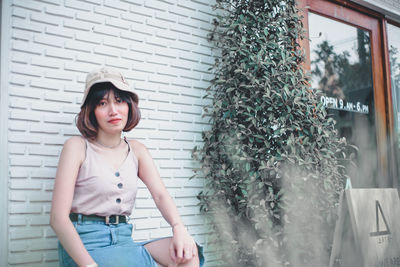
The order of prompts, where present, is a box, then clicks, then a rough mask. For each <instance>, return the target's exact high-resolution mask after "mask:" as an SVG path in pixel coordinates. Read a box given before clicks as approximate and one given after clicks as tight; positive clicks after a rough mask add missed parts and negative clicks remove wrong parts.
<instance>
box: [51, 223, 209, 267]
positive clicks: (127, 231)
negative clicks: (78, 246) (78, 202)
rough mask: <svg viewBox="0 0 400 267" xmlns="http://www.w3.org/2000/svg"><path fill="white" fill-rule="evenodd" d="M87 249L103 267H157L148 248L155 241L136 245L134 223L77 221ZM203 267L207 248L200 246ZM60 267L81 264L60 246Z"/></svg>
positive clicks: (77, 226) (74, 266) (73, 266)
mask: <svg viewBox="0 0 400 267" xmlns="http://www.w3.org/2000/svg"><path fill="white" fill-rule="evenodd" d="M73 225H74V227H75V228H76V230H77V232H78V234H79V236H80V238H81V240H82V242H83V244H84V245H85V248H86V249H87V250H88V252H89V254H90V256H92V258H93V259H94V261H95V262H96V263H97V264H98V265H99V267H114V266H118V267H124V266H126V267H128V266H129V267H157V264H156V262H155V260H154V259H153V258H152V257H151V255H150V253H149V252H148V251H147V249H146V248H145V247H144V245H145V244H147V243H150V242H152V241H155V240H150V241H144V242H135V241H133V239H132V224H129V223H120V224H110V225H107V224H105V223H104V222H98V221H86V222H80V223H79V222H73ZM156 240H157V239H156ZM198 251H199V259H200V267H201V266H203V264H204V256H203V248H202V247H201V246H198ZM58 256H59V261H60V267H77V266H78V265H77V264H76V263H75V262H74V261H73V259H72V258H71V257H70V256H69V255H68V253H67V252H66V251H65V250H64V248H63V247H62V245H61V244H60V243H58Z"/></svg>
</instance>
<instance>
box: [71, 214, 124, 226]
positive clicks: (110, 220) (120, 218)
mask: <svg viewBox="0 0 400 267" xmlns="http://www.w3.org/2000/svg"><path fill="white" fill-rule="evenodd" d="M78 216H79V214H78V213H70V214H69V218H70V220H71V221H72V222H77V221H78ZM81 216H82V222H88V221H99V222H104V223H105V224H119V223H126V222H127V221H128V220H127V218H126V216H125V215H110V216H97V215H84V214H81Z"/></svg>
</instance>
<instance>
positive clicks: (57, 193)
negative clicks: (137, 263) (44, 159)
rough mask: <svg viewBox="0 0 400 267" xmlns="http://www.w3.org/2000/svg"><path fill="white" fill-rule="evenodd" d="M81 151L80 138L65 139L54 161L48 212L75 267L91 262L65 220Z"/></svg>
mask: <svg viewBox="0 0 400 267" xmlns="http://www.w3.org/2000/svg"><path fill="white" fill-rule="evenodd" d="M85 150H86V148H85V143H84V141H83V139H82V138H80V137H72V138H70V139H69V140H67V141H66V142H65V144H64V147H63V150H62V152H61V155H60V160H59V163H58V168H57V173H56V179H55V183H54V190H53V200H52V205H51V213H50V225H51V227H52V228H53V230H54V232H55V233H56V234H57V237H58V239H59V240H60V242H61V244H62V245H63V247H64V249H65V250H66V251H67V252H68V254H69V255H70V256H71V258H72V259H73V260H74V261H75V262H76V263H77V264H78V265H79V266H87V265H89V264H92V263H94V260H93V259H92V257H91V256H90V255H89V253H88V252H87V250H86V248H85V247H84V245H83V243H82V241H81V239H80V237H79V235H78V233H77V231H76V230H75V227H74V226H73V224H72V222H71V220H70V219H69V213H70V211H71V205H72V199H73V195H74V190H75V182H76V177H77V175H78V171H79V168H80V165H81V164H82V162H83V160H84V158H85Z"/></svg>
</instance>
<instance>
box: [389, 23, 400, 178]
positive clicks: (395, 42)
mask: <svg viewBox="0 0 400 267" xmlns="http://www.w3.org/2000/svg"><path fill="white" fill-rule="evenodd" d="M387 35H388V43H389V59H390V78H391V84H392V101H393V113H394V115H395V116H394V117H395V119H394V124H395V131H396V135H397V139H398V140H397V143H398V145H399V146H400V27H396V26H394V25H391V24H388V25H387ZM399 150H400V147H399ZM397 154H398V157H400V151H398V153H397ZM398 166H399V168H400V164H398ZM399 173H400V169H399ZM398 179H399V181H398V184H399V185H400V177H398Z"/></svg>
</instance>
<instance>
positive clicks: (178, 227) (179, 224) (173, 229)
mask: <svg viewBox="0 0 400 267" xmlns="http://www.w3.org/2000/svg"><path fill="white" fill-rule="evenodd" d="M171 227H172V231H173V232H175V231H176V230H178V229H185V230H186V228H185V226H184V225H183V223H182V222H177V223H174V224H172V226H171Z"/></svg>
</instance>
